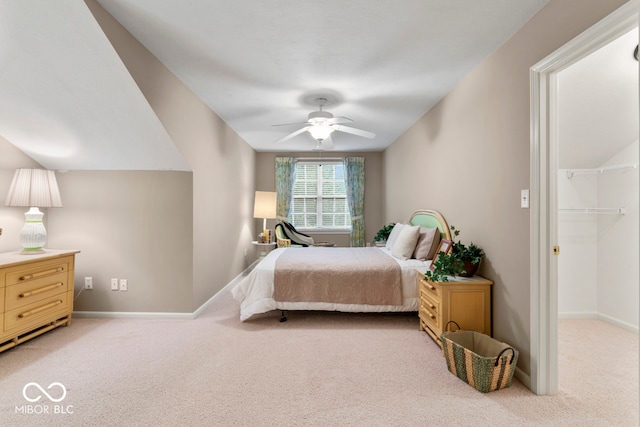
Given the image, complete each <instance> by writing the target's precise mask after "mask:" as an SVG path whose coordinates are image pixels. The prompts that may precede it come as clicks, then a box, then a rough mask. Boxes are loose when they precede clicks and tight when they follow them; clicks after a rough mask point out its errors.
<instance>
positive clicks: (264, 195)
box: [253, 191, 276, 230]
mask: <svg viewBox="0 0 640 427" xmlns="http://www.w3.org/2000/svg"><path fill="white" fill-rule="evenodd" d="M253 217H254V218H262V219H263V221H262V229H263V230H264V229H266V228H267V218H275V217H276V192H275V191H256V199H255V202H254V204H253Z"/></svg>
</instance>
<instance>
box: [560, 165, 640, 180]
mask: <svg viewBox="0 0 640 427" xmlns="http://www.w3.org/2000/svg"><path fill="white" fill-rule="evenodd" d="M627 169H638V162H636V163H627V164H624V165H615V166H605V167H602V168H594V169H567V178H569V179H571V178H573V177H574V176H575V175H594V174H599V173H607V172H617V171H622V170H627Z"/></svg>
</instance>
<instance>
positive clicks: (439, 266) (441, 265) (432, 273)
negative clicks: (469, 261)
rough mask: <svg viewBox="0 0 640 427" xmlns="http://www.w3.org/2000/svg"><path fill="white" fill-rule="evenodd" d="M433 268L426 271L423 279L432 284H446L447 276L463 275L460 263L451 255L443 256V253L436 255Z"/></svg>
mask: <svg viewBox="0 0 640 427" xmlns="http://www.w3.org/2000/svg"><path fill="white" fill-rule="evenodd" d="M433 267H434V269H433V270H427V272H426V273H425V274H424V277H425V279H427V280H431V281H432V282H448V281H449V277H448V276H458V275H460V274H462V273H464V268H463V264H462V261H460V260H459V259H458V258H456V257H455V256H453V255H452V254H449V255H445V253H444V252H440V253H438V255H437V257H436V259H435V261H433Z"/></svg>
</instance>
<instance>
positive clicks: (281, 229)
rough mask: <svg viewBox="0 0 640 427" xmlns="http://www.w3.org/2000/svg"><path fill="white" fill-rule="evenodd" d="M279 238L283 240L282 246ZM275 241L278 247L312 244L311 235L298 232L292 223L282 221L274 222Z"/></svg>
mask: <svg viewBox="0 0 640 427" xmlns="http://www.w3.org/2000/svg"><path fill="white" fill-rule="evenodd" d="M280 240H283V242H282V245H283V246H280ZM276 242H277V244H278V247H279V248H281V247H282V248H287V247H290V246H291V247H307V246H311V245H313V237H311V236H309V235H307V234H304V233H300V232H299V231H298V230H296V229H295V227H294V226H293V225H291V224H289V223H288V222H285V221H282V222H279V223H277V224H276ZM284 245H286V246H284Z"/></svg>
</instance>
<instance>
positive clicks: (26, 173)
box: [4, 169, 62, 208]
mask: <svg viewBox="0 0 640 427" xmlns="http://www.w3.org/2000/svg"><path fill="white" fill-rule="evenodd" d="M4 205H5V206H21V207H32V206H37V207H39V208H61V207H62V199H61V198H60V191H59V190H58V182H57V181H56V174H55V172H53V171H48V170H44V169H18V170H16V173H15V174H14V175H13V181H12V182H11V187H9V194H8V195H7V200H6V201H5V202H4Z"/></svg>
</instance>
